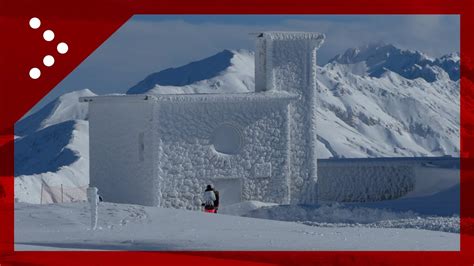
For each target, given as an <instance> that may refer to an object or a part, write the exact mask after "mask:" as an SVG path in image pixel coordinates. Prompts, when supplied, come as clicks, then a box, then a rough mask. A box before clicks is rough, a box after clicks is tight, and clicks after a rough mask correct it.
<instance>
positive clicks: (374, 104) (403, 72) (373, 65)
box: [127, 44, 460, 158]
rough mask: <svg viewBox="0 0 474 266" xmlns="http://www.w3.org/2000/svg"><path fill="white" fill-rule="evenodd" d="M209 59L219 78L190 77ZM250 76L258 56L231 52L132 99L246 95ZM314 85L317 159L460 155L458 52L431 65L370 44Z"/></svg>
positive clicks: (157, 79)
mask: <svg viewBox="0 0 474 266" xmlns="http://www.w3.org/2000/svg"><path fill="white" fill-rule="evenodd" d="M230 54H232V56H230ZM222 60H226V62H225V63H224V62H222ZM204 61H205V62H207V63H208V65H207V67H208V68H209V69H212V71H210V72H212V73H214V74H215V75H214V76H213V77H212V78H209V76H205V75H203V76H202V77H201V78H198V77H196V76H193V77H192V78H190V76H189V75H188V73H190V72H191V71H190V68H193V67H196V68H200V67H201V62H204ZM222 66H227V67H225V68H223V67H222ZM445 69H446V70H445ZM197 71H198V72H199V70H197ZM166 73H168V74H169V75H171V76H172V78H170V77H168V76H167V75H165V74H166ZM253 76H254V64H253V53H251V52H247V51H228V50H226V51H223V52H221V53H219V54H217V55H214V56H212V57H210V58H208V59H204V60H202V61H199V62H193V63H191V64H188V65H186V66H183V67H179V68H174V69H167V70H164V71H161V72H158V73H154V74H152V75H150V76H149V77H147V78H146V79H145V80H144V81H141V82H140V83H138V84H137V85H136V86H134V87H132V88H131V89H130V90H129V91H128V92H127V93H129V94H135V93H147V94H170V93H226V92H249V91H252V90H253V88H254V80H253ZM178 77H181V79H180V78H178ZM456 77H457V78H458V80H453V79H456ZM317 79H318V85H319V94H318V96H319V97H318V101H319V108H318V111H319V113H320V117H319V127H318V130H319V134H318V140H319V158H328V157H378V156H430V155H453V156H458V154H459V121H460V120H459V95H460V94H459V56H458V57H456V54H452V55H446V56H443V57H440V58H437V59H430V58H429V57H427V56H426V55H423V54H422V53H420V52H416V51H407V50H401V49H399V48H396V47H395V46H393V45H387V44H374V45H368V46H365V47H362V48H358V49H349V50H347V51H346V52H345V53H343V54H341V55H338V56H336V57H335V58H334V59H332V60H331V61H330V62H329V63H328V64H326V65H325V66H323V67H320V68H319V69H318V75H317ZM137 88H139V89H137Z"/></svg>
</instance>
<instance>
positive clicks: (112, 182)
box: [89, 96, 159, 206]
mask: <svg viewBox="0 0 474 266" xmlns="http://www.w3.org/2000/svg"><path fill="white" fill-rule="evenodd" d="M115 99H116V101H106V100H104V101H101V100H100V99H97V98H96V99H95V102H94V103H91V104H89V112H90V114H91V115H90V117H89V132H90V133H89V134H90V136H91V137H90V141H89V150H90V185H91V186H95V187H97V188H98V189H99V194H100V195H101V196H103V198H104V199H105V200H106V201H109V202H118V203H134V204H142V205H149V206H156V205H158V204H159V194H158V193H156V192H157V190H158V189H157V167H156V158H157V157H156V151H155V149H154V148H153V147H155V145H156V141H157V137H156V134H157V133H156V132H157V130H156V128H155V123H154V121H153V118H154V115H153V108H154V104H153V103H152V102H151V101H146V100H143V99H142V98H140V99H136V98H131V97H128V98H127V97H123V96H117V97H115Z"/></svg>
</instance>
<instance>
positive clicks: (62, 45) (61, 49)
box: [57, 42, 69, 54]
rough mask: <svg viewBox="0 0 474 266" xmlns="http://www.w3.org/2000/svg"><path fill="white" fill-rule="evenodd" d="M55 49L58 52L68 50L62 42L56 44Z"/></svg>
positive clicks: (63, 52)
mask: <svg viewBox="0 0 474 266" xmlns="http://www.w3.org/2000/svg"><path fill="white" fill-rule="evenodd" d="M57 49H58V53H60V54H65V53H67V51H68V50H69V47H68V46H67V44H66V43H64V42H62V43H59V44H58V46H57Z"/></svg>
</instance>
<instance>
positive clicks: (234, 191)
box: [213, 178, 242, 206]
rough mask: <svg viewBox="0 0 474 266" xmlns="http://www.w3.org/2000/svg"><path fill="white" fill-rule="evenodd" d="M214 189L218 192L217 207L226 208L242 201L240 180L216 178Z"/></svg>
mask: <svg viewBox="0 0 474 266" xmlns="http://www.w3.org/2000/svg"><path fill="white" fill-rule="evenodd" d="M213 182H214V188H215V189H216V190H217V191H219V205H220V206H226V205H231V204H234V203H239V202H241V201H242V181H241V179H240V178H216V179H214V180H213Z"/></svg>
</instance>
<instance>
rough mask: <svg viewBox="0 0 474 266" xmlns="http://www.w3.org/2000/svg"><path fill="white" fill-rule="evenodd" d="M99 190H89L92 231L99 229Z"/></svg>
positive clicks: (88, 198) (93, 188)
mask: <svg viewBox="0 0 474 266" xmlns="http://www.w3.org/2000/svg"><path fill="white" fill-rule="evenodd" d="M97 192H98V189H97V188H96V187H89V188H87V200H88V201H89V204H90V207H91V230H95V229H96V228H97V220H98V218H99V217H98V215H99V214H98V205H99V195H98V194H97Z"/></svg>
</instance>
